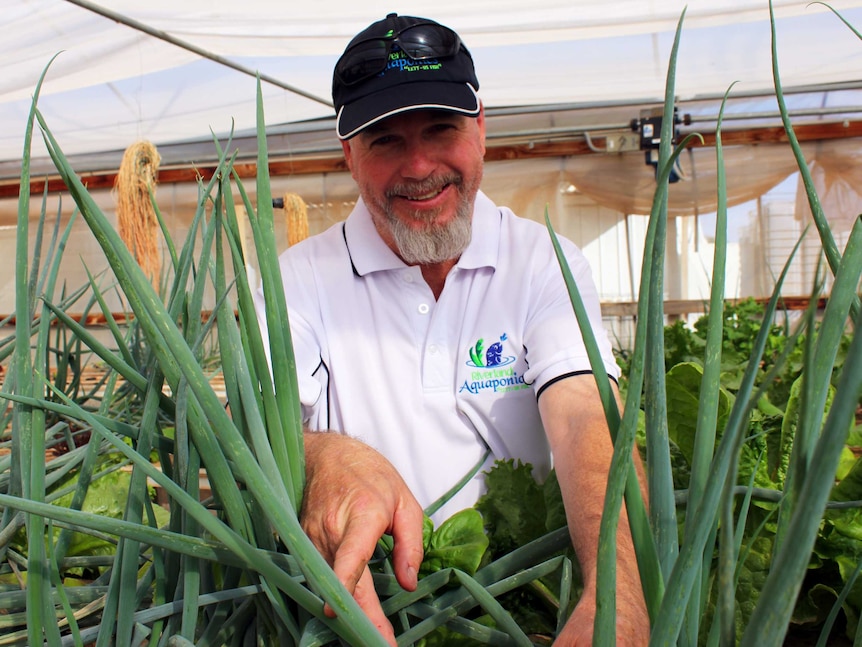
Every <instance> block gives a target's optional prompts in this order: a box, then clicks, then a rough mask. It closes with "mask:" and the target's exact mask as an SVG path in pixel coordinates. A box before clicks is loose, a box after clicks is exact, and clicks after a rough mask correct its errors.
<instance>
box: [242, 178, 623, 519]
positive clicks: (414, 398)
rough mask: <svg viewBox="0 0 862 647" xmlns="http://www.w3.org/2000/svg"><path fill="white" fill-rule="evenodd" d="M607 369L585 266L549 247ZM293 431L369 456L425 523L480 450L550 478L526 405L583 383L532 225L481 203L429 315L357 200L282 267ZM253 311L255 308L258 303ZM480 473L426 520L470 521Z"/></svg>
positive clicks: (564, 301) (539, 433)
mask: <svg viewBox="0 0 862 647" xmlns="http://www.w3.org/2000/svg"><path fill="white" fill-rule="evenodd" d="M561 243H562V245H563V249H564V250H565V252H566V256H567V258H568V261H569V264H570V267H571V270H572V274H573V275H574V277H575V280H576V281H577V283H578V287H579V290H580V292H581V295H582V297H583V299H584V301H585V303H586V305H587V308H588V310H589V313H590V319H591V321H592V323H593V329H594V330H595V331H596V334H597V337H598V340H599V344H600V346H601V349H602V354H603V357H604V362H605V370H606V371H607V372H608V374H609V375H611V376H613V377H615V378H616V377H618V376H619V368H618V367H617V364H616V362H615V361H614V357H613V354H612V352H611V345H610V342H609V341H608V338H607V335H606V334H605V332H604V328H603V327H602V323H601V315H600V312H599V301H598V295H597V293H596V288H595V285H594V283H593V280H592V277H591V274H590V269H589V266H588V264H587V261H586V259H585V258H584V257H583V255H582V253H581V252H580V250H578V249H577V248H576V247H575V245H573V244H572V243H571V242H569V241H566V240H561ZM280 264H281V270H282V274H283V278H284V286H285V293H286V300H287V304H288V310H289V318H290V326H291V334H292V337H293V344H294V349H295V354H296V365H297V373H298V379H299V390H300V398H301V400H302V405H303V415H304V418H305V422H306V423H307V425H308V427H309V428H310V429H313V430H323V429H333V430H338V431H341V432H344V433H347V434H349V435H351V436H355V437H358V438H360V439H362V440H363V441H365V442H366V443H368V444H370V445H372V446H373V447H375V448H377V449H378V450H379V451H381V452H382V453H383V454H384V455H385V456H386V457H387V458H388V459H389V460H390V461H391V462H392V463H393V464H394V465H395V467H396V468H397V469H398V471H399V472H400V473H401V475H402V476H403V477H404V479H405V481H406V482H407V484H408V486H409V487H410V488H411V490H412V491H413V493H414V495H415V496H416V498H417V499H418V500H419V503H420V504H421V505H422V506H423V507H425V506H428V505H429V504H431V503H432V502H434V501H435V500H436V499H437V498H438V497H440V496H441V495H442V494H444V493H445V492H446V491H447V490H449V489H450V488H451V487H452V486H453V485H454V484H456V483H457V482H458V481H459V480H460V479H461V478H462V477H463V476H464V475H465V474H467V473H469V472H470V470H471V469H472V468H474V467H475V466H476V465H477V463H479V462H480V461H481V460H482V457H483V456H485V454H486V452H487V451H488V450H490V453H489V455H488V456H487V458H486V460H485V464H484V467H483V470H484V469H488V468H489V467H490V466H491V465H493V462H494V460H496V459H506V458H517V459H520V460H522V461H524V462H529V463H532V465H533V467H534V474H536V475H537V476H538V477H540V478H543V477H544V476H545V475H546V474H547V472H548V469H549V468H550V464H551V458H550V451H549V447H548V443H547V440H546V438H545V434H544V431H543V429H542V425H541V421H540V419H539V413H538V405H537V394H538V393H539V392H540V390H541V388H542V387H543V386H544V385H545V384H547V383H548V382H549V381H552V380H554V378H558V377H560V376H564V375H566V374H569V373H573V372H583V371H589V370H590V366H589V360H588V358H587V354H586V350H585V348H584V345H583V341H582V338H581V335H580V332H579V330H578V325H577V321H576V320H575V316H574V313H573V311H572V306H571V303H570V301H569V297H568V293H567V291H566V289H565V284H564V282H563V279H562V274H561V272H560V269H559V266H558V264H557V261H556V258H555V255H554V250H553V247H552V245H551V242H550V237H549V234H548V232H547V230H546V229H545V227H544V226H543V225H540V224H538V223H536V222H533V221H530V220H526V219H523V218H519V217H517V216H516V215H515V214H513V213H512V212H511V211H510V210H508V209H506V208H498V207H496V206H495V205H494V204H493V203H492V202H491V201H490V200H489V199H488V198H487V197H486V196H485V195H484V194H482V193H481V192H480V193H479V195H478V196H477V198H476V205H475V210H474V214H473V236H472V241H471V242H470V245H469V246H468V247H467V249H466V250H465V251H464V253H463V254H462V256H461V258H460V260H459V261H458V263H457V265H456V266H455V267H454V268H453V269H452V271H451V272H450V274H449V276H448V277H447V279H446V285H445V287H444V289H443V292H442V294H441V295H440V299H439V301H435V299H434V295H433V294H432V292H431V289H430V288H429V287H428V285H427V284H426V283H425V281H424V279H423V278H422V273H421V271H420V269H419V267H410V266H408V265H405V263H404V262H403V261H402V260H401V259H399V258H398V256H396V255H395V254H394V253H393V252H392V251H391V250H390V249H389V248H388V247H387V246H386V244H385V243H384V242H383V240H382V239H381V238H380V236H379V235H378V234H377V231H376V229H375V227H374V224H373V223H372V221H371V215H370V214H369V212H368V209H367V208H366V207H365V205H364V204H363V203H362V201H361V200H360V201H359V202H358V203H357V205H356V208H355V209H354V210H353V212H352V213H351V214H350V216H349V217H348V219H347V220H346V221H345V222H344V223H339V224H337V225H334V226H333V227H331V228H330V229H328V230H327V231H325V232H324V233H322V234H320V235H318V236H313V237H311V238H308V239H306V240H304V241H302V242H301V243H299V244H297V245H295V246H293V247H291V248H290V249H288V250H287V251H286V252H285V253H284V254H283V255H282V256H281V257H280ZM258 297H259V304H262V296H261V295H260V294H259V295H258ZM483 489H484V477H483V475H482V473H481V471H480V472H479V473H478V474H477V475H476V476H475V477H474V478H473V479H472V480H471V481H469V482H468V483H467V485H466V486H464V487H463V488H462V489H461V490H460V492H459V493H458V494H457V495H456V496H455V497H454V498H453V499H452V500H450V502H449V503H448V504H446V505H445V506H444V507H443V508H442V509H441V510H440V511H439V512H438V513H437V514H436V515H434V516H433V518H434V520H435V522H436V523H439V522H440V521H442V520H444V519H446V518H448V517H449V516H451V515H452V514H453V513H455V512H457V511H458V510H461V509H463V508H465V507H468V506H472V505H473V504H474V503H475V502H476V500H477V499H478V497H479V496H480V495H481V493H482V491H483Z"/></svg>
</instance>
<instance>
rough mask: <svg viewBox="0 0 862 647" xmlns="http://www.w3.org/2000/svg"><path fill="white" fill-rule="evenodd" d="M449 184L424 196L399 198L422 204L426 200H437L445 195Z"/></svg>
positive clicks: (403, 196)
mask: <svg viewBox="0 0 862 647" xmlns="http://www.w3.org/2000/svg"><path fill="white" fill-rule="evenodd" d="M448 186H449V185H448V184H444V185H443V186H441V187H440V188H439V189H435V190H434V191H429V192H428V193H423V194H422V195H400V196H398V197H400V198H404V199H405V200H409V201H410V202H422V201H424V200H432V199H434V198H436V197H437V196H438V195H440V194H441V193H443V191H444V190H445V189H446V187H448Z"/></svg>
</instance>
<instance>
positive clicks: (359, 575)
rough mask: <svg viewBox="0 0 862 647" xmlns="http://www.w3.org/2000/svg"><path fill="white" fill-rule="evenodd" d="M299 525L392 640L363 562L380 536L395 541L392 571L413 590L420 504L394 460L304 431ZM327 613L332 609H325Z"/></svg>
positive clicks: (334, 435) (418, 549) (357, 444)
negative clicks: (399, 472) (303, 476)
mask: <svg viewBox="0 0 862 647" xmlns="http://www.w3.org/2000/svg"><path fill="white" fill-rule="evenodd" d="M305 460H306V486H305V493H304V497H303V502H302V515H301V521H302V527H303V529H304V530H305V532H306V534H307V535H308V536H309V538H310V539H311V541H312V543H314V545H315V546H316V547H317V549H318V550H319V551H320V552H321V554H322V555H323V557H324V558H325V559H326V561H327V562H329V564H330V565H331V566H332V569H333V571H334V572H335V574H336V576H337V577H338V579H339V580H340V581H341V583H342V584H343V585H344V587H345V588H346V589H347V590H348V591H349V592H350V593H351V594H352V595H353V597H354V598H355V599H356V601H357V602H358V603H359V606H360V607H361V608H362V609H363V611H365V613H366V614H367V615H368V617H369V618H370V619H371V621H372V622H374V624H375V625H376V626H377V627H378V628H379V629H380V632H381V633H382V634H383V635H384V636H385V637H386V638H387V640H388V641H389V642H390V644H392V645H394V644H395V637H394V632H393V630H392V626H391V624H390V623H389V620H388V619H387V618H386V616H385V615H384V614H383V610H382V608H381V607H380V601H379V600H378V598H377V594H376V592H375V590H374V584H373V582H372V580H371V572H370V571H369V570H368V560H370V559H371V557H372V555H373V553H374V549H375V547H376V546H377V540H378V539H380V537H381V536H382V535H384V534H390V535H392V538H393V540H394V544H393V550H392V562H393V567H394V570H395V577H396V578H397V580H398V583H399V584H400V585H401V586H402V587H403V588H405V589H407V590H409V591H412V590H414V589H415V588H416V582H417V573H418V572H419V566H420V564H421V563H422V555H423V552H422V520H423V513H422V507H421V506H420V505H419V503H418V502H417V501H416V499H415V498H414V497H413V494H412V493H411V492H410V490H409V489H408V487H407V484H406V483H404V480H403V479H402V478H401V475H400V474H398V472H397V471H396V469H395V468H394V467H393V466H392V464H391V463H390V462H389V461H388V460H386V458H384V457H383V456H382V455H381V454H380V453H379V452H377V451H375V450H374V449H373V448H371V447H369V446H368V445H366V444H364V443H362V442H361V441H358V440H355V439H353V438H350V437H348V436H343V435H341V434H337V433H325V432H324V433H315V432H307V433H306V434H305ZM327 613H332V610H331V609H329V608H327Z"/></svg>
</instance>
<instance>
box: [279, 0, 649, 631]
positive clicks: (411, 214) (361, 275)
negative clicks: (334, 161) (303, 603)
mask: <svg viewBox="0 0 862 647" xmlns="http://www.w3.org/2000/svg"><path fill="white" fill-rule="evenodd" d="M478 88H479V83H478V80H477V79H476V75H475V72H474V68H473V61H472V58H471V57H470V54H469V52H468V51H467V49H466V48H465V47H464V45H463V44H462V43H461V41H460V38H459V37H458V35H457V34H455V33H454V32H453V31H451V30H449V29H448V28H446V27H443V26H441V25H439V24H437V23H435V22H433V21H430V20H426V19H422V18H413V17H406V16H397V15H395V14H391V15H389V16H387V17H386V18H385V19H384V20H381V21H379V22H376V23H374V24H372V25H371V26H369V27H368V28H367V29H366V30H364V31H363V32H361V33H360V34H358V35H357V36H356V37H355V38H354V39H353V40H352V41H351V42H350V44H349V45H348V46H347V48H346V50H345V52H344V54H343V56H342V57H341V58H340V59H339V61H338V63H337V65H336V67H335V72H334V78H333V99H334V102H335V107H336V111H337V132H338V137H339V138H340V139H341V143H342V147H343V149H344V155H345V159H346V160H347V165H348V167H349V169H350V172H351V173H352V175H353V177H354V179H355V180H356V182H357V184H358V186H359V191H360V195H361V199H360V200H359V201H358V203H357V205H356V208H355V209H354V210H353V212H352V213H351V214H350V216H349V217H348V218H347V220H346V221H345V222H344V223H341V224H338V225H336V226H334V227H332V228H330V229H329V230H328V231H326V232H324V233H322V234H320V235H319V236H315V237H312V238H310V239H307V240H305V241H303V242H302V243H300V244H298V245H296V246H294V247H293V248H291V249H289V250H287V252H285V254H284V255H283V256H282V258H281V270H282V275H283V279H284V285H285V290H286V297H287V303H288V308H289V315H290V325H291V332H292V336H293V343H294V347H295V353H296V359H297V373H298V378H299V386H300V398H301V400H302V404H303V415H304V418H305V423H306V425H307V426H308V429H309V430H310V431H309V432H308V433H307V434H306V439H305V441H306V456H307V464H308V474H307V477H308V479H307V481H308V485H307V488H306V492H305V499H304V505H303V527H304V528H305V529H306V532H307V533H308V534H309V536H310V537H311V538H312V540H313V541H314V542H315V544H316V545H317V546H318V548H319V549H320V550H321V552H322V553H323V554H324V556H326V557H327V559H328V560H329V561H330V563H331V564H333V568H334V570H335V572H336V574H337V575H338V576H339V578H340V579H341V580H342V581H343V582H344V583H345V586H347V588H348V590H350V591H352V592H353V593H354V595H355V596H356V598H357V600H358V601H359V603H360V604H361V606H362V607H363V608H364V609H365V610H366V612H367V613H368V615H369V617H371V618H372V620H373V621H375V622H376V624H377V626H378V627H379V628H380V630H381V632H382V633H383V634H384V635H385V636H386V637H387V639H388V640H389V641H390V642H391V643H392V644H394V643H395V641H394V636H393V632H392V628H391V626H390V625H389V623H388V620H387V619H386V618H385V616H384V615H383V613H382V611H381V609H380V605H379V601H378V600H377V597H376V595H375V593H374V590H373V585H372V583H371V578H370V573H369V571H368V568H367V560H368V559H369V558H370V556H371V553H372V552H373V549H374V546H375V544H376V541H377V539H379V537H380V536H381V534H383V533H390V534H392V535H393V537H394V540H395V552H394V555H393V558H394V567H395V571H396V575H397V577H398V580H399V582H400V583H401V585H402V586H404V587H405V588H408V589H413V588H415V586H416V572H417V570H418V567H419V564H420V562H421V559H422V544H421V521H422V509H423V508H426V509H427V508H428V507H429V506H430V507H432V509H435V508H437V507H438V506H440V507H439V511H438V512H436V514H434V515H433V517H432V518H433V519H434V520H435V521H437V522H439V521H441V520H443V519H445V518H447V517H448V516H450V515H451V514H452V513H454V512H456V511H458V510H460V509H462V508H465V507H468V506H471V505H473V504H474V503H475V502H476V500H477V498H478V497H479V496H480V494H481V493H482V487H483V474H482V472H483V471H484V470H486V469H487V468H490V467H491V466H492V465H493V463H494V461H495V460H497V459H505V458H518V459H520V460H522V461H525V462H530V463H532V464H533V466H534V468H535V471H536V473H537V474H539V475H540V476H543V475H545V474H547V471H548V469H549V468H550V466H551V455H552V454H553V463H554V467H555V468H556V470H557V474H558V478H559V481H560V485H561V488H562V491H563V495H564V500H565V504H566V510H567V514H568V518H569V526H570V530H571V535H572V541H573V544H574V547H575V550H576V552H577V555H578V559H579V561H580V564H581V570H582V572H583V574H584V579H585V584H586V590H585V594H584V596H583V598H582V601H581V603H580V604H579V605H578V607H577V608H576V610H575V612H574V614H573V615H572V618H571V619H570V621H569V622H568V623H567V624H566V627H565V629H564V631H563V632H562V633H561V635H560V636H559V638H558V642H557V644H560V645H588V644H590V641H591V635H592V626H593V617H594V615H595V599H594V598H595V596H594V587H595V560H596V550H597V541H598V526H599V520H600V518H601V512H602V504H603V498H604V491H605V485H606V479H607V470H608V466H609V463H610V456H611V454H612V447H611V443H610V438H609V434H608V430H607V426H606V424H605V422H604V415H603V411H602V407H601V404H600V402H599V399H598V395H597V389H596V386H595V383H594V378H593V376H592V374H591V373H590V366H589V362H588V360H587V356H586V351H585V349H584V344H583V341H582V339H581V336H580V333H579V331H578V327H577V322H576V321H575V318H574V315H573V313H572V307H571V303H570V301H569V298H568V294H567V292H566V289H565V286H564V283H563V280H562V275H561V272H560V270H559V267H558V266H557V263H556V260H555V258H554V254H553V250H552V247H551V243H550V238H549V236H548V233H547V231H546V230H545V229H544V227H542V226H541V225H539V224H537V223H534V222H531V221H528V220H525V219H522V218H518V217H516V216H515V215H514V214H513V213H512V212H511V211H509V210H508V209H504V208H498V207H496V206H495V205H494V204H493V203H492V202H491V201H490V200H489V199H488V198H487V197H486V196H485V195H484V194H482V193H481V191H479V184H480V182H481V179H482V169H483V156H484V153H485V143H484V142H485V118H484V113H483V109H482V105H481V102H480V100H479V97H478V95H477V90H478ZM563 244H564V246H565V251H566V254H567V257H568V260H569V263H570V266H571V268H572V271H573V274H574V275H575V277H576V280H577V281H578V284H579V288H580V291H581V293H582V295H583V296H584V299H585V301H586V303H587V305H588V308H589V311H590V316H591V320H592V323H593V328H594V330H595V332H596V333H597V336H598V337H599V339H600V343H601V346H602V349H603V355H604V360H605V369H606V371H607V372H608V373H609V374H610V375H611V376H612V377H614V378H616V377H617V376H618V374H619V370H618V368H617V365H616V363H615V361H614V358H613V355H612V353H611V348H610V344H609V342H608V340H607V337H606V335H604V333H603V329H602V324H601V316H600V313H599V307H598V297H597V294H596V289H595V286H594V285H593V282H592V279H591V277H590V273H589V268H588V266H587V263H586V261H585V259H584V257H583V256H582V254H581V253H580V252H579V250H577V248H575V246H574V245H572V244H571V243H569V242H568V241H563ZM325 430H333V431H337V432H341V433H339V434H337V433H314V432H315V431H318V432H319V431H325ZM357 439H360V440H357ZM420 506H421V507H420ZM621 526H623V527H625V526H626V524H625V523H623V524H621ZM618 552H619V561H620V564H619V568H618V571H619V575H618V601H617V607H618V638H619V641H618V642H619V644H634V643H636V642H638V641H643V640H644V638H645V637H646V635H647V634H648V619H647V616H646V611H645V607H644V603H643V599H642V594H641V590H640V582H639V579H638V576H637V566H636V563H635V560H634V556H633V551H632V548H631V540H630V538H629V536H628V533H627V530H621V532H620V535H619V539H618Z"/></svg>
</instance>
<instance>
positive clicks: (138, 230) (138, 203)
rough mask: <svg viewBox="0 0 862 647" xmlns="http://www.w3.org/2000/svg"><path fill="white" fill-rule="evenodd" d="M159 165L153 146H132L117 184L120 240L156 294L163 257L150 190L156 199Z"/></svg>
mask: <svg viewBox="0 0 862 647" xmlns="http://www.w3.org/2000/svg"><path fill="white" fill-rule="evenodd" d="M159 162H161V157H160V156H159V153H158V151H157V150H156V147H155V146H153V145H152V144H151V143H150V142H137V143H136V144H132V145H131V146H129V147H128V148H127V149H126V152H125V153H123V161H122V162H121V164H120V171H119V173H117V181H116V184H115V188H116V191H117V223H118V226H119V227H118V228H119V231H120V237H121V238H122V239H123V242H125V243H126V246H127V247H128V248H129V249H130V250H131V252H132V254H133V255H134V256H135V260H137V262H138V264H139V265H140V266H141V269H142V270H143V271H144V274H145V275H146V276H148V277H149V279H150V281H151V282H152V284H153V286H154V287H155V288H156V290H158V286H159V277H160V272H161V255H160V253H159V222H158V219H157V218H156V213H155V211H154V210H153V205H152V202H151V201H150V188H152V191H153V194H154V195H155V191H156V175H157V173H158V171H159Z"/></svg>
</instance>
